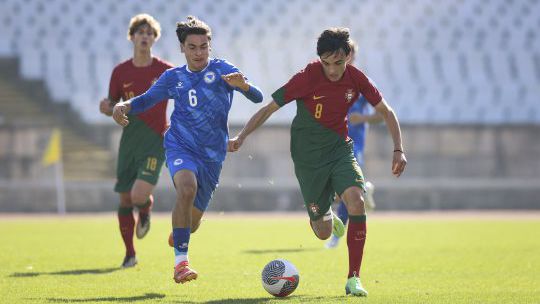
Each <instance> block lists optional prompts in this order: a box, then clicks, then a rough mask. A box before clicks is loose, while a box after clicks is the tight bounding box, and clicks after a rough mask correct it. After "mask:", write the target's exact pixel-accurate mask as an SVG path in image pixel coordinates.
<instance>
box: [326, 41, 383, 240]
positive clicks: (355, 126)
mask: <svg viewBox="0 0 540 304" xmlns="http://www.w3.org/2000/svg"><path fill="white" fill-rule="evenodd" d="M356 51H357V46H356V44H353V46H352V48H351V59H350V64H353V63H354V59H355V54H356ZM347 120H348V123H347V126H348V128H349V137H350V138H351V139H352V140H353V142H354V145H353V151H354V157H355V158H356V162H357V163H358V165H360V167H361V168H363V167H364V146H365V143H366V136H367V131H368V129H369V124H373V123H380V122H382V121H383V118H382V117H381V115H380V114H379V113H377V112H375V111H372V110H371V107H369V106H368V101H367V99H366V98H365V97H364V96H363V95H360V97H359V98H358V99H357V100H356V101H355V103H354V104H353V105H352V107H351V108H350V109H349V114H348V117H347ZM374 191H375V187H374V186H373V184H372V183H371V182H369V181H366V192H365V193H364V201H365V203H366V209H369V210H373V209H375V200H374V199H373V192H374ZM336 203H338V207H337V216H338V217H339V218H340V219H341V221H342V222H343V224H344V225H347V220H348V219H349V212H347V207H346V206H345V203H344V202H343V200H341V198H340V197H337V198H336ZM339 239H340V237H339V236H338V235H336V234H335V233H333V234H332V237H331V238H330V240H329V241H328V242H326V244H325V247H326V248H335V247H337V245H338V244H339Z"/></svg>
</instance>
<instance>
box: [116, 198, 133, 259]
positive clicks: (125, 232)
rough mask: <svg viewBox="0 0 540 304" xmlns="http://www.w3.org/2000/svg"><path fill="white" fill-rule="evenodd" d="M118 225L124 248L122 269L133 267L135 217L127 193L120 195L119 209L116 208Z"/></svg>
mask: <svg viewBox="0 0 540 304" xmlns="http://www.w3.org/2000/svg"><path fill="white" fill-rule="evenodd" d="M118 223H119V227H120V234H121V235H122V240H123V241H124V246H125V247H126V255H125V257H124V261H123V262H122V265H121V266H122V268H128V267H133V266H135V265H136V264H137V258H136V257H135V247H134V245H133V230H134V227H135V217H134V216H133V206H132V204H131V196H130V194H129V192H121V193H120V207H119V208H118Z"/></svg>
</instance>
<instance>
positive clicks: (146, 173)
mask: <svg viewBox="0 0 540 304" xmlns="http://www.w3.org/2000/svg"><path fill="white" fill-rule="evenodd" d="M142 175H152V173H151V172H148V171H143V172H142Z"/></svg>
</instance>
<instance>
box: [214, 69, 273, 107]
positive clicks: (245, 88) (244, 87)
mask: <svg viewBox="0 0 540 304" xmlns="http://www.w3.org/2000/svg"><path fill="white" fill-rule="evenodd" d="M221 78H222V79H223V80H224V81H225V82H226V83H227V84H228V85H230V86H231V87H233V88H235V89H237V90H238V91H240V92H241V93H242V94H243V95H244V96H246V98H247V99H249V100H251V101H252V102H254V103H260V102H262V101H263V95H262V92H261V90H260V89H259V88H257V87H256V86H254V85H253V84H250V83H248V82H247V81H246V78H245V77H244V75H242V73H239V72H235V73H230V74H227V75H222V76H221Z"/></svg>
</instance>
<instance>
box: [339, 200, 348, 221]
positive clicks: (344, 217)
mask: <svg viewBox="0 0 540 304" xmlns="http://www.w3.org/2000/svg"><path fill="white" fill-rule="evenodd" d="M337 216H338V217H339V219H340V220H341V221H342V222H343V225H347V221H348V220H349V212H347V207H345V203H344V202H343V201H340V202H339V206H338V209H337Z"/></svg>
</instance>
